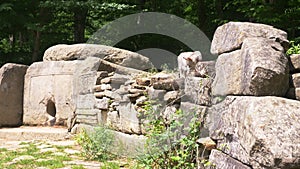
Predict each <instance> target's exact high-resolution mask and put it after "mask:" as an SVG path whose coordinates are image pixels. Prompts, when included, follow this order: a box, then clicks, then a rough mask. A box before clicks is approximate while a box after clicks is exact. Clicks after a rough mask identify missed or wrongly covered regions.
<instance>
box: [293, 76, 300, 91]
mask: <svg viewBox="0 0 300 169" xmlns="http://www.w3.org/2000/svg"><path fill="white" fill-rule="evenodd" d="M291 86H292V87H294V88H300V73H295V74H292V79H291Z"/></svg>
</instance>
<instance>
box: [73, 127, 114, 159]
mask: <svg viewBox="0 0 300 169" xmlns="http://www.w3.org/2000/svg"><path fill="white" fill-rule="evenodd" d="M114 139H115V136H114V133H113V132H112V131H111V130H109V129H108V128H107V127H105V126H98V127H96V128H95V129H94V130H93V131H87V130H83V131H82V132H81V133H80V134H78V135H77V136H76V141H77V142H78V144H79V145H81V147H82V149H83V155H84V156H85V157H86V158H87V159H95V160H99V161H106V160H109V159H113V158H114V157H115V155H114V154H113V153H112V148H113V143H114Z"/></svg>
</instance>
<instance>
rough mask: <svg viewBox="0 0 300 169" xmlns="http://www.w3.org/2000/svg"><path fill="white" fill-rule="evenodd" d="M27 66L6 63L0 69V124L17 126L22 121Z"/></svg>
mask: <svg viewBox="0 0 300 169" xmlns="http://www.w3.org/2000/svg"><path fill="white" fill-rule="evenodd" d="M27 68H28V66H25V65H19V64H13V63H7V64H5V65H3V66H2V67H1V69H0V126H19V125H21V124H22V122H23V119H22V116H23V91H24V88H23V86H24V76H25V73H26V70H27Z"/></svg>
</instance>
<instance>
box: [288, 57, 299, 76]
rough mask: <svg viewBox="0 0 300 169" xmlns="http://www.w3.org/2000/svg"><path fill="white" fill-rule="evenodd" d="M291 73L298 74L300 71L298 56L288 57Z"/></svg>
mask: <svg viewBox="0 0 300 169" xmlns="http://www.w3.org/2000/svg"><path fill="white" fill-rule="evenodd" d="M290 62H291V72H299V70H300V54H293V55H291V56H290Z"/></svg>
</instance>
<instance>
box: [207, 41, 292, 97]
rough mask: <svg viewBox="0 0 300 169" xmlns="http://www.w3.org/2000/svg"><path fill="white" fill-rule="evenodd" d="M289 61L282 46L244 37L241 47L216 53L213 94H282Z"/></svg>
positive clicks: (286, 82) (286, 87)
mask: <svg viewBox="0 0 300 169" xmlns="http://www.w3.org/2000/svg"><path fill="white" fill-rule="evenodd" d="M288 72H289V68H288V60H287V58H286V56H285V53H284V49H283V47H282V46H281V45H280V44H279V43H278V42H275V41H273V40H268V39H265V38H247V39H244V43H243V45H242V48H241V50H237V51H234V52H231V53H225V54H222V55H220V56H219V58H218V59H217V63H216V77H215V80H214V82H213V87H212V93H213V95H254V96H265V95H274V96H284V95H285V93H286V91H287V90H288V86H289V82H288V81H289V80H288V78H289V77H288Z"/></svg>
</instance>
